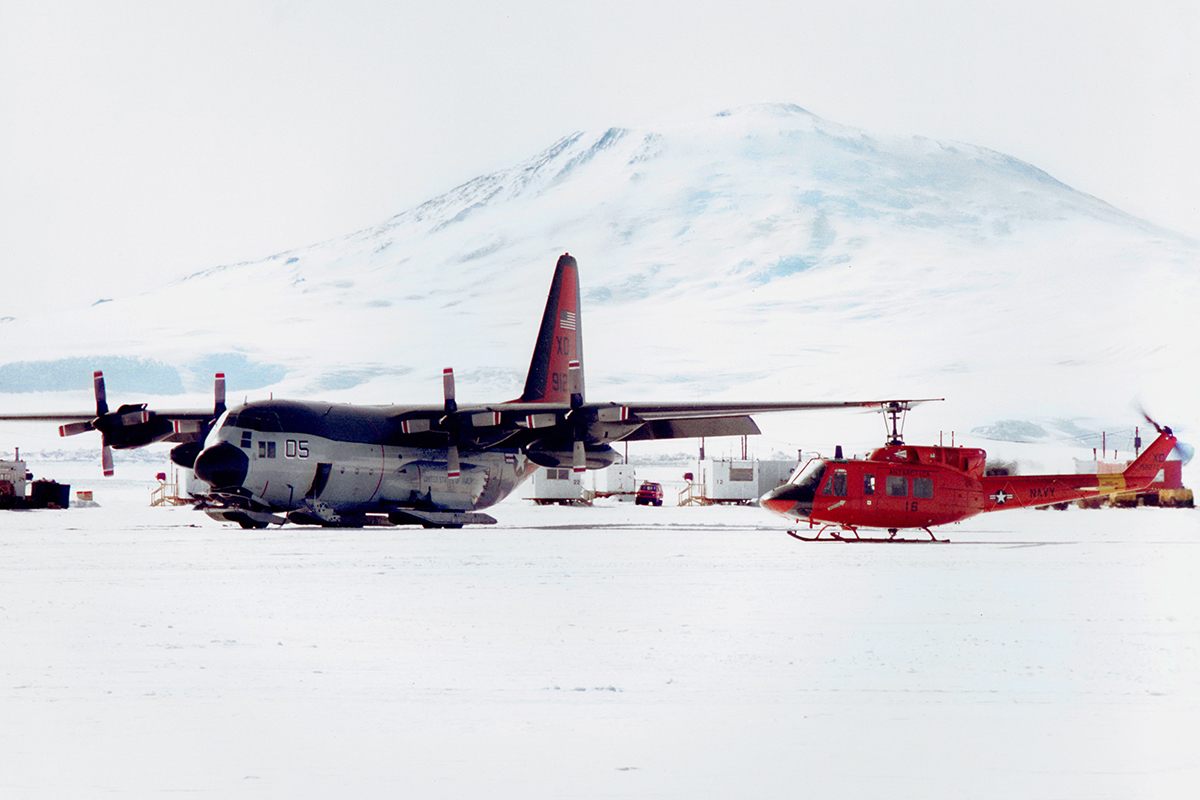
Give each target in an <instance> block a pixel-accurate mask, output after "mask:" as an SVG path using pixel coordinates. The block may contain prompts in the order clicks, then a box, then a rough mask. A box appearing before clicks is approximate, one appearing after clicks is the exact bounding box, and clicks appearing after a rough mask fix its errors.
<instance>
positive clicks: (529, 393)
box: [518, 253, 583, 405]
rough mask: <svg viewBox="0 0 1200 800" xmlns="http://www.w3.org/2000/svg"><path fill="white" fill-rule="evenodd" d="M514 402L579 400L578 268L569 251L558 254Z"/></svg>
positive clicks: (577, 403)
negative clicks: (520, 390) (526, 371)
mask: <svg viewBox="0 0 1200 800" xmlns="http://www.w3.org/2000/svg"><path fill="white" fill-rule="evenodd" d="M518 402H521V403H566V402H570V403H571V404H572V405H582V404H583V330H582V325H581V321H580V315H579V268H578V265H577V264H576V262H575V259H574V258H573V257H572V256H571V254H570V253H564V254H563V255H562V256H560V257H559V259H558V265H557V267H556V268H555V270H554V281H553V282H552V283H551V284H550V296H549V297H547V298H546V310H545V312H543V314H542V327H541V329H540V330H539V331H538V338H537V344H536V345H535V346H534V348H533V360H532V361H531V362H530V364H529V375H528V376H527V377H526V378H525V391H524V392H523V393H522V394H521V398H520V400H518Z"/></svg>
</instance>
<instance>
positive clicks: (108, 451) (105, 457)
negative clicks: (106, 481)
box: [100, 442, 113, 478]
mask: <svg viewBox="0 0 1200 800" xmlns="http://www.w3.org/2000/svg"><path fill="white" fill-rule="evenodd" d="M100 463H101V465H102V466H103V467H104V477H106V478H111V477H112V476H113V454H112V448H111V447H109V446H108V442H105V443H104V449H103V450H101V451H100Z"/></svg>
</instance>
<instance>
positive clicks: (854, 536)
mask: <svg viewBox="0 0 1200 800" xmlns="http://www.w3.org/2000/svg"><path fill="white" fill-rule="evenodd" d="M909 405H910V404H908V403H901V402H893V403H889V404H887V405H886V406H885V407H884V413H886V414H889V415H890V416H891V418H892V434H891V436H890V437H889V439H888V442H887V444H886V445H885V446H883V447H880V448H879V449H877V450H875V451H874V452H873V453H871V454H870V455H869V456H867V457H866V458H865V459H846V458H842V457H841V453H840V452H838V453H837V455H836V457H835V458H832V459H824V458H815V459H812V460H811V461H809V462H808V463H807V464H804V465H803V466H801V467H799V468H797V469H796V472H795V473H794V474H793V475H792V477H791V478H789V479H788V482H787V483H785V484H784V485H782V486H780V487H778V488H776V489H772V490H771V491H769V492H767V493H766V494H765V495H763V496H762V498H760V500H759V503H760V504H761V505H762V506H763V507H764V508H767V509H770V510H771V511H774V512H775V513H777V514H781V515H783V516H784V517H787V518H788V519H791V520H796V521H798V522H801V523H804V524H806V525H807V526H808V529H809V531H810V532H812V531H815V532H814V533H812V535H808V536H806V535H804V534H802V533H800V532H798V531H794V530H791V531H788V533H789V534H791V535H792V536H794V537H796V538H797V539H803V540H805V541H816V540H818V539H821V535H822V534H823V533H825V532H826V531H829V539H830V540H842V541H910V540H904V539H899V540H898V539H896V538H895V537H896V534H897V532H898V531H899V530H900V529H901V528H916V529H919V530H923V531H925V532H926V533H928V534H929V537H930V539H932V540H934V541H944V540H939V539H937V538H936V537H934V535H933V532H932V531H930V530H929V529H930V527H931V526H934V525H945V524H947V523H949V522H959V521H961V520H964V519H967V518H968V517H973V516H975V515H976V514H982V513H984V512H988V511H1003V510H1006V509H1010V508H1033V507H1037V506H1049V505H1056V504H1059V503H1067V502H1071V501H1073V500H1082V499H1085V498H1088V497H1098V496H1100V495H1111V494H1118V493H1121V492H1136V491H1139V490H1141V489H1145V488H1146V487H1147V486H1149V485H1150V484H1151V483H1152V482H1154V480H1155V477H1156V476H1157V475H1158V474H1159V472H1160V471H1161V470H1162V469H1163V462H1165V461H1166V460H1167V456H1168V455H1169V454H1170V453H1171V450H1172V449H1173V448H1174V447H1175V445H1176V440H1175V436H1174V435H1173V434H1172V432H1171V429H1170V428H1166V427H1160V426H1159V425H1158V424H1157V423H1154V421H1153V420H1150V419H1149V417H1147V420H1149V421H1150V422H1151V424H1153V425H1154V427H1155V428H1156V429H1157V431H1158V434H1159V435H1158V438H1156V439H1155V440H1154V441H1153V442H1152V443H1151V444H1150V446H1149V447H1147V448H1146V450H1145V451H1143V452H1142V453H1141V455H1139V456H1138V457H1137V458H1135V459H1134V460H1133V462H1132V463H1131V464H1130V465H1129V466H1128V467H1126V468H1125V471H1124V472H1120V473H1115V474H1111V475H1088V474H1083V475H995V476H988V475H985V474H984V462H985V461H986V459H987V453H985V452H984V451H983V450H980V449H977V448H969V447H926V446H913V445H906V444H904V442H903V441H902V440H901V438H900V435H899V432H898V430H897V428H896V418H897V416H898V415H899V414H901V413H902V412H904V411H907V410H908V406H909ZM839 451H840V448H839ZM818 526H819V527H818ZM859 528H882V529H884V530H887V531H888V533H889V537H888V538H887V539H883V538H871V537H862V536H859V533H858V530H859ZM844 534H849V535H848V536H847V535H844Z"/></svg>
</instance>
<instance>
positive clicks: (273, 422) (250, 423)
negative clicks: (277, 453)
mask: <svg viewBox="0 0 1200 800" xmlns="http://www.w3.org/2000/svg"><path fill="white" fill-rule="evenodd" d="M234 424H235V425H237V426H238V427H239V428H246V429H247V430H252V431H261V432H263V433H283V426H282V425H280V424H279V416H278V415H277V414H276V413H275V412H274V411H268V410H267V409H263V408H247V409H245V410H244V411H242V413H240V414H238V416H237V421H236V422H235V423H234Z"/></svg>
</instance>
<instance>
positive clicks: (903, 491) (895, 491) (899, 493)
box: [887, 475, 908, 497]
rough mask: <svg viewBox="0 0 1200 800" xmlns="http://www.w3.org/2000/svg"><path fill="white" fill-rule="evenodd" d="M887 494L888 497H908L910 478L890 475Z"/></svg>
mask: <svg viewBox="0 0 1200 800" xmlns="http://www.w3.org/2000/svg"><path fill="white" fill-rule="evenodd" d="M887 493H888V497H907V496H908V478H906V477H904V476H903V475H888V476H887Z"/></svg>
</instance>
